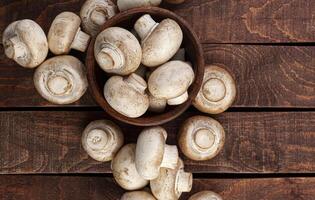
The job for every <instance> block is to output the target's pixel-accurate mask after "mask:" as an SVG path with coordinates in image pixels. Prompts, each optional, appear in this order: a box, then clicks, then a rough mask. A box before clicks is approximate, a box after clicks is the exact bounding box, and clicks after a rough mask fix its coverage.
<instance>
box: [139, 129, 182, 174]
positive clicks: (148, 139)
mask: <svg viewBox="0 0 315 200" xmlns="http://www.w3.org/2000/svg"><path fill="white" fill-rule="evenodd" d="M166 137H167V132H166V130H165V129H164V128H162V127H151V128H146V129H144V130H143V131H142V132H141V134H140V135H139V137H138V140H137V147H136V160H135V162H136V168H137V171H138V173H139V174H140V175H141V176H142V177H143V178H144V179H146V180H153V179H155V178H157V177H158V176H159V173H160V169H161V168H170V169H175V168H176V166H177V162H178V149H177V147H176V146H175V145H167V144H165V141H166Z"/></svg>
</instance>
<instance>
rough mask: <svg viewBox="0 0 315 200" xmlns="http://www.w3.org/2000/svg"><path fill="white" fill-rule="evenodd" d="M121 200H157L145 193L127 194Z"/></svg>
mask: <svg viewBox="0 0 315 200" xmlns="http://www.w3.org/2000/svg"><path fill="white" fill-rule="evenodd" d="M120 200H156V198H154V197H153V196H152V195H151V194H150V193H148V192H145V191H134V192H126V193H125V194H124V195H123V196H122V197H121V198H120Z"/></svg>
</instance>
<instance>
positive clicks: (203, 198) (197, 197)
mask: <svg viewBox="0 0 315 200" xmlns="http://www.w3.org/2000/svg"><path fill="white" fill-rule="evenodd" d="M188 200H223V199H222V197H221V196H220V195H219V194H217V193H214V192H212V191H202V192H198V193H196V194H194V195H193V196H191V197H190V198H189V199H188Z"/></svg>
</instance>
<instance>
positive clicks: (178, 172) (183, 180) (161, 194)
mask: <svg viewBox="0 0 315 200" xmlns="http://www.w3.org/2000/svg"><path fill="white" fill-rule="evenodd" d="M192 182H193V175H192V173H188V172H185V171H184V163H183V161H182V160H181V159H179V160H178V164H177V167H176V168H175V169H166V168H162V169H161V170H160V174H159V176H158V177H157V178H156V179H154V180H151V181H150V187H151V190H152V194H153V195H154V196H155V197H156V198H157V199H160V200H162V199H163V200H177V199H179V197H180V196H181V194H182V193H183V192H190V190H191V188H192Z"/></svg>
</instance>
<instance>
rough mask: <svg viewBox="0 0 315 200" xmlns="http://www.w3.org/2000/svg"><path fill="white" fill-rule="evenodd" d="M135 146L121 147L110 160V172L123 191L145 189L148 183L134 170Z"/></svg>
mask: <svg viewBox="0 0 315 200" xmlns="http://www.w3.org/2000/svg"><path fill="white" fill-rule="evenodd" d="M135 152H136V144H127V145H125V146H124V147H122V148H121V149H120V150H119V152H118V153H117V154H116V156H115V158H114V159H113V160H112V166H111V168H112V171H113V175H114V178H115V180H116V182H117V183H118V185H120V186H121V187H122V188H124V189H125V190H138V189H141V188H143V187H145V186H146V185H147V184H148V183H149V181H148V180H145V179H143V178H142V177H141V176H140V175H139V174H138V172H137V170H136V164H135Z"/></svg>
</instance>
